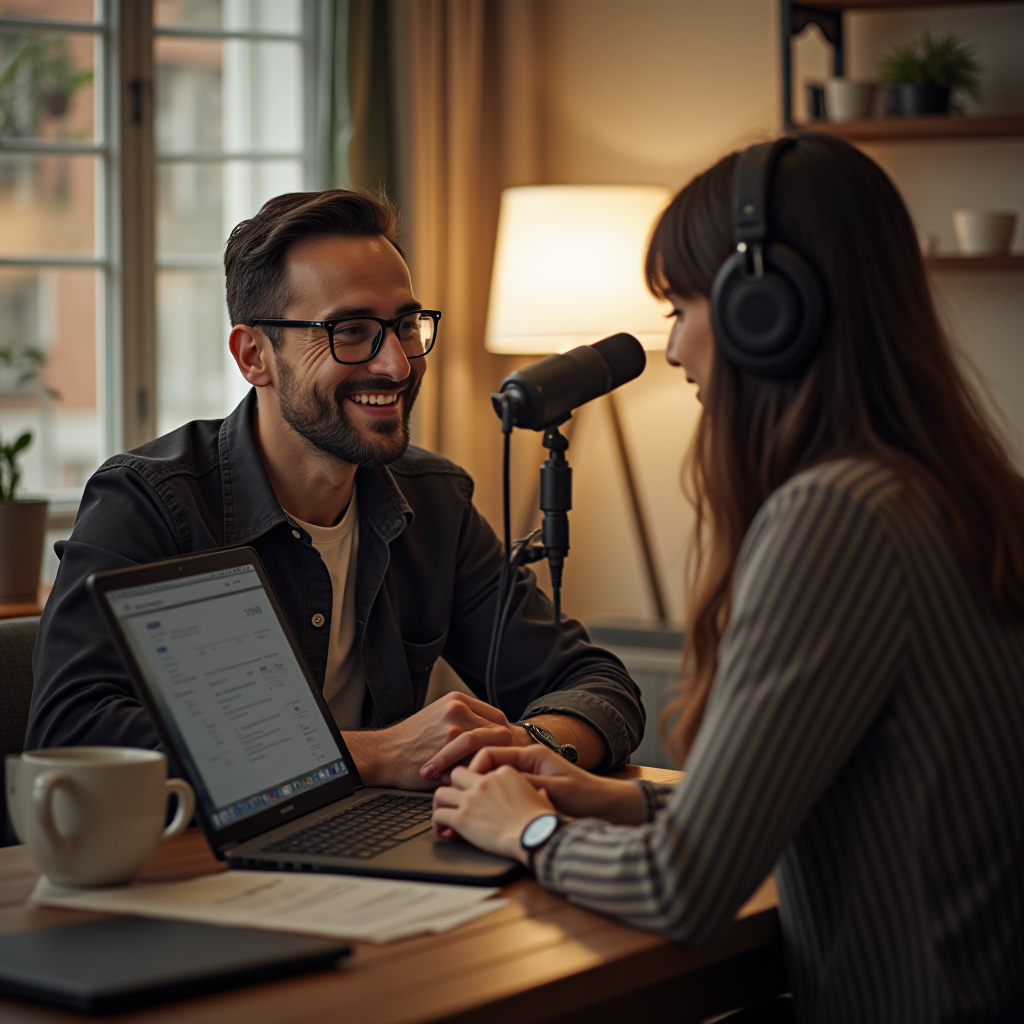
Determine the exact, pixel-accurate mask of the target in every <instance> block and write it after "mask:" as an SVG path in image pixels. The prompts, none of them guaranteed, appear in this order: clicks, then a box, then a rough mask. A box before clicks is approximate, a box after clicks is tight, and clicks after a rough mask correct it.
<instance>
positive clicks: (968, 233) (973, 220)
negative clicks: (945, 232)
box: [953, 210, 1017, 256]
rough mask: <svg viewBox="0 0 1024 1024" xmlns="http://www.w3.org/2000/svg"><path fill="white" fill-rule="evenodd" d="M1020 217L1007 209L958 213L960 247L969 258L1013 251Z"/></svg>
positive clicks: (955, 223) (955, 213)
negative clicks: (1012, 243)
mask: <svg viewBox="0 0 1024 1024" xmlns="http://www.w3.org/2000/svg"><path fill="white" fill-rule="evenodd" d="M1016 227H1017V214H1016V213H1013V212H1012V211H1003V210H954V211H953V230H954V231H955V233H956V244H957V245H958V246H959V248H960V251H961V252H962V253H963V254H964V255H965V256H998V255H1001V254H1002V253H1007V252H1009V251H1010V243H1011V242H1012V241H1013V232H1014V229H1015V228H1016Z"/></svg>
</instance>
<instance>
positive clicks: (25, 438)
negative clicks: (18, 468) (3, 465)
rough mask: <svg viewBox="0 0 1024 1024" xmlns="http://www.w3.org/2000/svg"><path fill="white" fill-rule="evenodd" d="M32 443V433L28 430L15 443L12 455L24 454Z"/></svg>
mask: <svg viewBox="0 0 1024 1024" xmlns="http://www.w3.org/2000/svg"><path fill="white" fill-rule="evenodd" d="M31 443H32V431H31V430H26V431H25V433H24V434H22V435H21V437H19V438H18V440H17V441H15V442H14V445H13V447H12V448H11V454H12V455H17V454H18V452H23V451H24V450H25V449H26V448H27V447H28V446H29V445H30V444H31Z"/></svg>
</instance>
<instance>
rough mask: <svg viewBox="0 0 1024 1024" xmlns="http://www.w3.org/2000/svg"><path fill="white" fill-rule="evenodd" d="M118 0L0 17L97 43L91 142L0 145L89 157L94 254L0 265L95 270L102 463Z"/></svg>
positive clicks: (63, 505)
mask: <svg viewBox="0 0 1024 1024" xmlns="http://www.w3.org/2000/svg"><path fill="white" fill-rule="evenodd" d="M118 5H119V0H99V8H100V13H99V15H98V17H97V18H96V20H95V21H91V22H87V21H71V20H66V19H56V18H53V19H51V18H25V17H18V16H5V15H0V25H2V26H4V27H9V28H16V29H19V30H20V31H24V32H38V33H44V32H64V33H74V34H82V35H89V36H95V37H96V38H97V40H98V41H99V42H100V47H99V56H98V61H97V62H98V65H99V72H100V74H99V75H98V76H97V78H98V83H97V84H98V86H99V89H100V102H99V103H97V104H96V109H95V117H96V121H97V123H96V125H95V128H94V140H93V142H91V143H83V142H56V143H54V142H43V141H39V140H21V141H13V142H12V141H7V140H4V141H2V142H0V152H3V153H30V154H31V153H36V154H60V155H64V156H94V157H97V158H98V159H99V163H100V167H101V175H102V185H101V187H100V189H99V190H98V194H97V197H96V205H95V206H94V208H93V213H94V217H95V222H96V241H97V243H98V244H97V246H96V252H95V253H94V254H93V255H92V256H71V255H64V256H57V255H52V256H47V255H40V256H0V267H27V268H38V269H43V268H48V267H52V268H55V269H79V268H89V269H95V270H97V271H99V273H100V275H101V285H100V287H99V289H98V290H99V293H100V294H99V295H98V296H97V299H98V301H97V310H96V327H97V332H96V358H97V360H98V362H99V365H98V366H97V389H96V412H97V416H98V417H99V419H100V432H99V435H100V451H99V453H98V454H99V457H100V461H101V462H102V460H103V459H105V458H107V456H109V455H110V454H112V452H113V451H115V450H117V449H116V448H113V447H112V443H113V442H114V439H115V437H116V433H115V430H116V427H115V426H114V424H112V422H111V420H112V416H111V413H112V412H113V410H114V407H115V406H117V405H119V404H120V403H112V402H110V400H109V395H110V394H112V393H113V392H111V390H110V385H111V363H112V362H114V361H116V359H117V353H118V350H119V348H120V345H119V335H118V333H117V319H118V317H117V307H118V296H119V290H118V288H117V286H116V283H115V278H116V272H117V269H116V268H117V258H116V252H117V242H116V229H117V221H116V217H115V216H112V215H115V214H116V212H117V210H118V202H117V190H116V181H115V178H116V166H115V165H116V163H117V145H116V135H117V132H116V114H117V100H116V95H115V89H116V88H117V65H118V55H117V52H116V43H115V39H116V37H117V32H116V13H117V12H116V8H117V6H118ZM78 504H79V502H78V501H77V500H74V501H58V502H51V505H50V514H49V519H48V524H47V525H48V528H49V529H62V528H65V527H69V526H71V525H73V524H74V517H75V514H76V512H77V509H78Z"/></svg>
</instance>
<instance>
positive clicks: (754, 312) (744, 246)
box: [711, 138, 825, 379]
mask: <svg viewBox="0 0 1024 1024" xmlns="http://www.w3.org/2000/svg"><path fill="white" fill-rule="evenodd" d="M794 143H795V140H794V139H791V138H784V139H779V140H777V141H776V142H765V143H761V144H760V145H757V146H751V147H750V149H747V150H745V151H744V152H743V153H741V154H740V157H739V160H737V162H736V170H735V172H734V174H733V181H732V223H733V237H734V239H735V241H736V251H735V252H734V253H733V254H732V255H731V256H730V257H729V258H728V259H727V260H726V261H725V263H723V264H722V266H721V269H720V270H719V271H718V274H717V276H716V277H715V283H714V286H713V287H712V289H711V317H712V324H713V326H714V331H715V340H716V341H717V342H718V347H719V348H720V349H721V350H722V354H723V355H724V356H725V357H726V358H727V359H728V360H729V361H730V362H731V363H733V364H734V365H735V366H736V367H738V368H739V369H740V370H744V371H745V372H747V373H752V374H756V375H757V376H759V377H771V378H775V379H779V378H784V377H791V376H793V375H795V374H797V373H799V371H800V370H802V369H803V368H804V367H805V366H806V365H807V364H808V363H809V362H810V361H811V359H812V358H813V357H814V355H815V354H816V353H817V351H818V348H819V346H820V345H821V341H822V335H823V333H824V331H823V328H824V323H825V295H824V292H823V291H822V288H821V285H820V284H819V282H818V278H817V276H816V275H815V273H814V271H813V270H812V269H811V267H810V265H809V264H808V263H807V261H806V260H805V259H804V258H803V257H802V256H801V255H800V254H799V253H797V252H795V251H794V250H793V249H790V248H789V247H788V246H785V245H782V244H781V243H779V242H771V241H769V240H768V192H769V188H770V186H771V178H772V172H773V171H774V170H775V165H776V163H777V162H778V159H779V156H780V155H781V154H782V153H783V152H784V151H785V150H786V149H788V148H789V147H790V146H792V145H794Z"/></svg>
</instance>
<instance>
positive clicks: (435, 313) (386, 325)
mask: <svg viewBox="0 0 1024 1024" xmlns="http://www.w3.org/2000/svg"><path fill="white" fill-rule="evenodd" d="M410 316H429V317H430V318H431V320H433V321H434V333H433V334H432V335H431V336H430V347H429V348H428V349H427V350H426V351H425V352H418V353H417V354H416V355H414V356H410V355H408V353H407V354H406V359H422V358H423V357H424V356H425V355H427V353H429V352H431V351H433V348H434V346H435V345H436V344H437V331H438V324H440V322H441V310H439V309H409V310H406V311H405V312H404V313H401V314H400V315H398V316H396V317H392V318H391V319H390V320H385V319H383V318H382V317H379V316H340V317H338V318H337V319H336V320H268V319H259V320H253V322H252V324H250V326H251V327H319V328H320V329H321V330H324V331H326V332H327V341H328V344H329V345H330V346H331V356H332V357H333V359H334V361H335V362H336V363H341V364H342V365H343V366H358V365H359V364H360V363H368V362H369V361H370V360H371V359H374V358H375V357H376V355H377V353H378V352H379V351H380V349H381V346H382V345H383V344H384V337H385V336H386V335H387V333H388V331H389V330H390V331H395V337H396V338H397V337H398V332H397V331H396V330H395V328H396V327H397V326H398V324H399V323H401V321H402V320H404V319H406V317H410ZM351 320H372V321H373V322H374V323H377V324H380V334H379V335H377V340H376V341H375V342H374V343H373V345H372V346H371V348H370V354H369V355H368V356H367V357H366V358H365V359H339V358H338V353H337V352H335V350H334V329H335V327H337V326H338V324H343V323H346V322H348V321H351ZM398 343H399V344H401V343H402V339H401V338H399V339H398Z"/></svg>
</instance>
